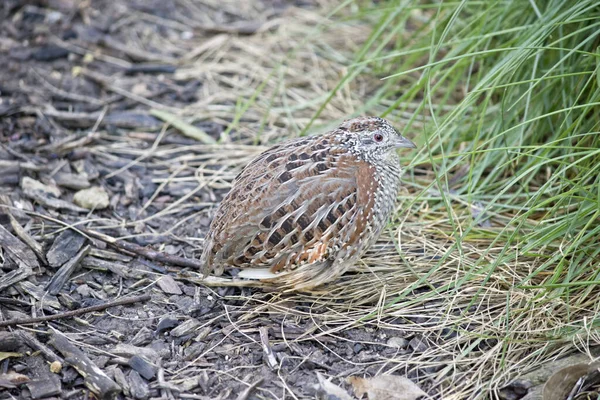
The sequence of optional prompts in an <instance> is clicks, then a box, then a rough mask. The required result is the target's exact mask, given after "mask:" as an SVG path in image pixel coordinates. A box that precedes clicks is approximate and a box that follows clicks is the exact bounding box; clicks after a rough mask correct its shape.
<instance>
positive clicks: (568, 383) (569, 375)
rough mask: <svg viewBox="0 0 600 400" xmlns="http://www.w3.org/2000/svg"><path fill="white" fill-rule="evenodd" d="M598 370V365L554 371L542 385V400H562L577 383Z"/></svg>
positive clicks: (578, 365)
mask: <svg viewBox="0 0 600 400" xmlns="http://www.w3.org/2000/svg"><path fill="white" fill-rule="evenodd" d="M598 368H600V363H593V364H585V363H582V364H573V365H569V366H568V367H565V368H563V369H560V370H558V371H556V372H555V373H554V374H553V375H552V376H551V377H550V379H548V381H547V382H546V384H545V385H544V390H543V392H542V400H564V399H566V398H567V396H568V395H569V393H571V390H573V387H574V386H575V385H576V384H577V382H578V381H579V380H580V379H582V381H583V379H585V378H586V377H587V376H588V375H589V374H591V373H592V372H595V371H596V370H598Z"/></svg>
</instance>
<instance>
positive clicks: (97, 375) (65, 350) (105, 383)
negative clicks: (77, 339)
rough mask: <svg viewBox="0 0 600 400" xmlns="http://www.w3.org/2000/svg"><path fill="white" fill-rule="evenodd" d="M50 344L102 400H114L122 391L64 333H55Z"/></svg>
mask: <svg viewBox="0 0 600 400" xmlns="http://www.w3.org/2000/svg"><path fill="white" fill-rule="evenodd" d="M49 343H50V344H51V345H52V346H53V347H54V348H55V349H56V350H58V351H59V352H60V353H61V354H62V355H63V356H64V357H65V364H67V365H70V366H72V367H73V368H75V369H76V370H77V372H79V374H80V375H81V376H83V378H84V381H83V382H84V384H85V386H86V387H87V388H88V389H89V390H90V391H92V392H93V393H94V394H96V396H98V397H99V398H100V399H110V398H113V397H114V396H115V395H116V394H117V393H119V392H120V391H121V388H120V387H119V385H117V384H116V383H115V381H113V380H112V379H110V378H109V377H108V376H107V375H106V374H105V373H104V372H102V370H100V368H98V367H97V366H96V365H95V364H94V363H93V362H92V360H90V359H89V357H88V356H87V355H86V354H85V353H84V352H83V351H81V350H79V349H78V348H77V347H75V346H74V345H73V344H72V343H71V342H69V340H68V339H67V337H66V336H64V335H63V334H62V333H59V332H54V333H53V334H52V338H51V339H50V342H49Z"/></svg>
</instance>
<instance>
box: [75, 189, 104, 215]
mask: <svg viewBox="0 0 600 400" xmlns="http://www.w3.org/2000/svg"><path fill="white" fill-rule="evenodd" d="M73 201H74V202H75V204H77V205H78V206H79V207H83V208H86V209H88V210H102V209H105V208H106V207H108V205H109V199H108V193H106V190H104V188H102V187H99V186H93V187H91V188H89V189H83V190H80V191H79V192H77V193H75V196H73Z"/></svg>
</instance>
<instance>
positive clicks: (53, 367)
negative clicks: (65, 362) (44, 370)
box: [50, 361, 62, 374]
mask: <svg viewBox="0 0 600 400" xmlns="http://www.w3.org/2000/svg"><path fill="white" fill-rule="evenodd" d="M61 370H62V363H61V362H60V361H53V362H52V363H51V364H50V372H52V373H53V374H60V371H61Z"/></svg>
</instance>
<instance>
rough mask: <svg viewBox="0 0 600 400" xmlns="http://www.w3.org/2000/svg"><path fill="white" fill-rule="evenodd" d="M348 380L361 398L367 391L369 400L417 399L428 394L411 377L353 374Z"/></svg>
mask: <svg viewBox="0 0 600 400" xmlns="http://www.w3.org/2000/svg"><path fill="white" fill-rule="evenodd" d="M348 382H349V383H350V384H351V385H352V388H353V389H354V394H355V395H356V397H358V398H361V397H362V396H363V395H364V394H365V393H366V394H367V398H368V399H369V400H415V399H417V398H419V397H421V396H426V395H427V393H425V392H424V391H422V390H421V388H419V387H418V386H417V385H415V384H414V383H413V382H412V381H411V380H410V379H408V378H405V377H403V376H399V375H379V376H375V377H373V378H361V377H359V376H351V377H349V378H348Z"/></svg>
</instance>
